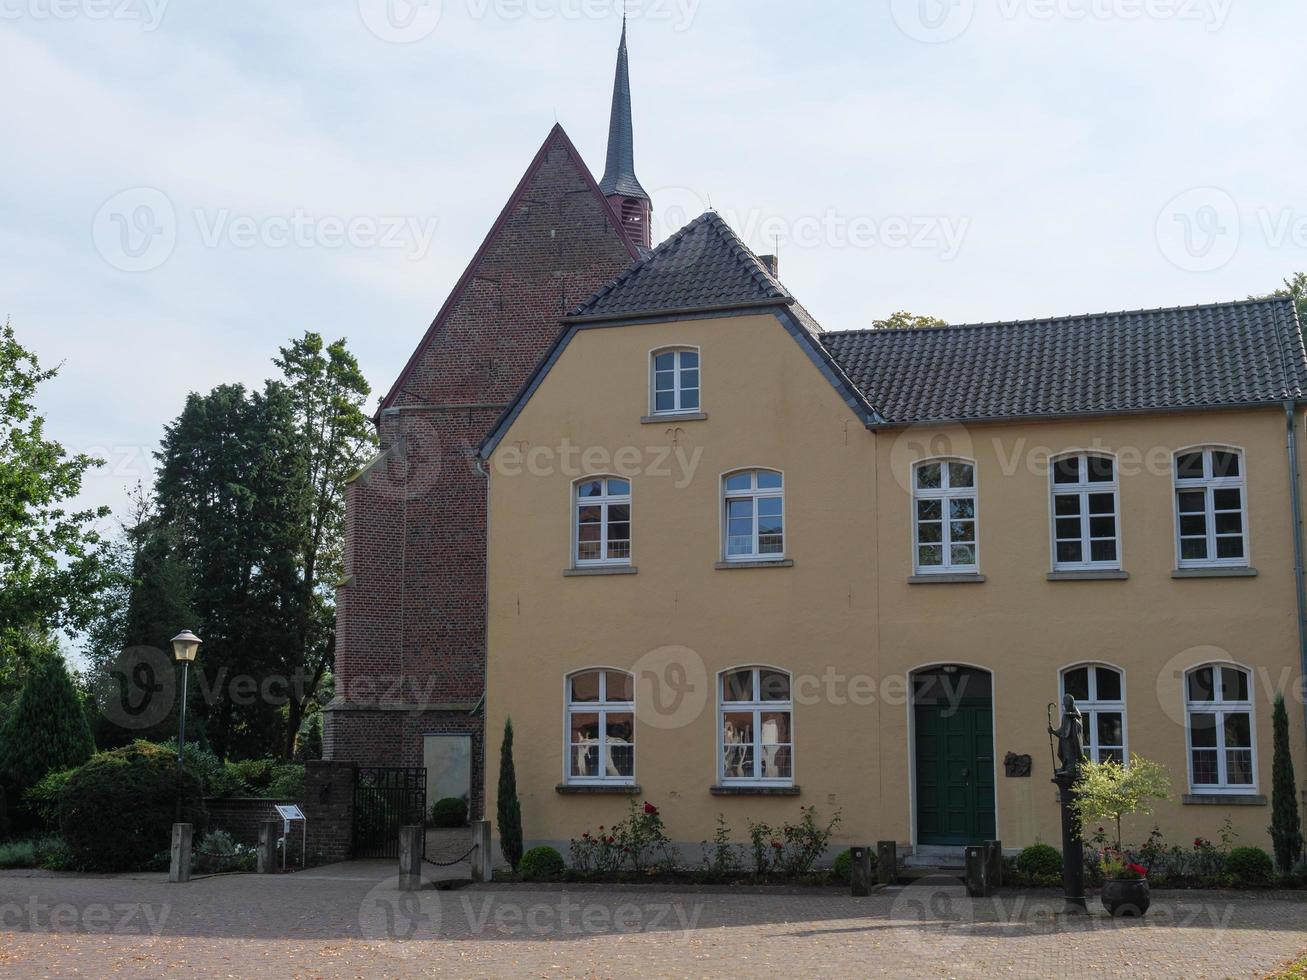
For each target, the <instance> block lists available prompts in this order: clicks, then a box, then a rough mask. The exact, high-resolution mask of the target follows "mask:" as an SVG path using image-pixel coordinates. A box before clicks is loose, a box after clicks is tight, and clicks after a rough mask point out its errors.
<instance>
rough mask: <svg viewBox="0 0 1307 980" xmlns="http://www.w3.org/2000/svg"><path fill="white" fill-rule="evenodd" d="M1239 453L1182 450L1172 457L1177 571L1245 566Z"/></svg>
mask: <svg viewBox="0 0 1307 980" xmlns="http://www.w3.org/2000/svg"><path fill="white" fill-rule="evenodd" d="M1245 497H1246V493H1245V485H1244V467H1243V454H1242V453H1240V452H1239V451H1238V450H1237V449H1222V448H1208V449H1185V450H1182V451H1181V452H1178V453H1176V454H1175V508H1176V531H1177V534H1178V540H1177V543H1176V548H1177V558H1178V560H1179V562H1180V567H1181V568H1202V567H1204V566H1208V567H1211V566H1222V565H1227V566H1228V565H1247V564H1248V539H1247V534H1248V520H1247V514H1246V512H1245V509H1244V503H1245Z"/></svg>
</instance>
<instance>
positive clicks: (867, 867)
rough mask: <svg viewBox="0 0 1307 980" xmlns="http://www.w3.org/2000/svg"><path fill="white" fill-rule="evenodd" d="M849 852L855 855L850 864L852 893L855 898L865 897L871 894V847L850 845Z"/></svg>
mask: <svg viewBox="0 0 1307 980" xmlns="http://www.w3.org/2000/svg"><path fill="white" fill-rule="evenodd" d="M849 852H850V853H851V854H852V856H853V863H852V865H851V866H850V871H851V875H850V883H851V885H852V892H851V894H852V895H853V897H854V898H865V897H866V896H868V895H870V894H871V848H870V847H850V848H849Z"/></svg>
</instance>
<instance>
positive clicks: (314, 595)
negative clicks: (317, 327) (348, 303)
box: [274, 333, 376, 758]
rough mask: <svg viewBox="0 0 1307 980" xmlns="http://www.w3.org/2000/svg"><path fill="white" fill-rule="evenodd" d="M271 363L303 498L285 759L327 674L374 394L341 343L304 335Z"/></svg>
mask: <svg viewBox="0 0 1307 980" xmlns="http://www.w3.org/2000/svg"><path fill="white" fill-rule="evenodd" d="M274 363H275V364H276V365H277V367H279V368H280V369H281V372H282V382H281V383H283V384H284V385H285V386H286V388H287V389H288V390H289V393H290V401H291V411H292V413H293V419H294V427H295V430H296V433H297V435H298V445H299V447H300V450H301V452H300V454H299V462H300V465H301V467H302V469H303V471H302V473H301V478H300V479H299V480H298V481H297V482H296V488H297V490H298V492H299V493H300V494H302V496H303V499H302V500H301V501H300V503H299V506H298V513H299V515H300V519H301V523H300V525H299V527H298V529H297V539H298V540H297V542H296V562H297V565H298V578H299V581H298V583H297V590H296V594H295V618H296V626H295V633H294V635H293V637H291V638H290V641H291V642H288V643H286V644H285V645H284V646H283V647H282V648H281V651H282V654H283V663H282V667H283V670H284V671H285V675H286V676H287V677H290V678H295V679H296V683H294V684H292V685H291V687H290V692H289V697H290V700H289V703H288V705H287V719H286V741H285V744H284V745H283V746H282V755H283V757H285V758H289V757H290V756H291V754H292V752H293V749H294V740H295V735H296V733H297V732H298V731H299V730H300V726H301V722H302V720H303V718H304V714H305V711H306V708H307V707H308V705H309V702H310V701H311V699H312V698H313V695H314V692H315V691H316V690H317V688H318V685H319V683H320V682H321V681H322V678H323V675H324V674H325V673H326V672H327V671H329V670H330V669H331V664H332V657H333V654H334V651H335V594H334V585H335V583H336V582H338V581H339V580H340V578H341V576H342V575H343V574H344V566H343V557H342V556H343V552H344V538H345V486H346V482H347V481H348V480H349V479H350V477H352V476H353V475H354V474H355V473H356V472H357V471H358V469H359V467H360V466H361V465H362V464H363V463H364V461H365V460H366V459H367V458H368V457H369V456H370V455H371V454H372V453H373V451H374V448H375V445H376V436H375V433H374V432H373V428H372V424H371V422H370V421H369V420H368V417H367V414H366V413H365V412H364V409H363V406H364V404H365V403H366V402H367V399H368V395H369V394H371V391H372V389H371V388H370V387H369V386H368V383H367V381H366V380H365V379H364V377H363V372H362V371H361V370H359V365H358V361H357V360H356V359H355V357H354V355H353V354H351V353H350V352H349V350H348V348H347V347H346V346H345V341H344V340H337V341H336V342H335V343H333V344H331V345H329V346H328V345H325V344H324V343H323V339H322V337H321V335H319V334H316V333H305V334H304V336H303V337H300V338H299V339H297V340H293V341H292V342H291V343H290V345H289V346H288V347H283V348H281V352H280V356H279V357H277V358H275V359H274Z"/></svg>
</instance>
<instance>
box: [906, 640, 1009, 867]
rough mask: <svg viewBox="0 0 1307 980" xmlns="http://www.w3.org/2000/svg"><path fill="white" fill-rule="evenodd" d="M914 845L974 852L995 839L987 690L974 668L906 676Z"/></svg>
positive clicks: (983, 674)
mask: <svg viewBox="0 0 1307 980" xmlns="http://www.w3.org/2000/svg"><path fill="white" fill-rule="evenodd" d="M912 721H913V763H912V764H913V774H914V785H915V789H916V793H915V797H916V813H915V814H914V815H913V818H914V820H915V821H916V831H917V833H916V842H917V843H918V844H922V845H945V846H950V845H951V846H958V845H966V844H980V843H983V842H985V841H987V840H993V839H995V837H996V836H997V821H996V819H995V810H994V685H993V679H992V677H991V675H990V673H989V672H988V671H986V670H981V669H979V668H975V667H961V666H954V665H940V666H935V667H927V668H924V669H922V670H918V671H914V672H913V674H912Z"/></svg>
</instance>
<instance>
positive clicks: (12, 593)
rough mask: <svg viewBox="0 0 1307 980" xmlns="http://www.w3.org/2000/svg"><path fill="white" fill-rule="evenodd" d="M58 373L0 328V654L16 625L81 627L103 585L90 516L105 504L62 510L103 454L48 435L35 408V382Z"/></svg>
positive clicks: (104, 574)
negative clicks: (95, 455) (72, 449)
mask: <svg viewBox="0 0 1307 980" xmlns="http://www.w3.org/2000/svg"><path fill="white" fill-rule="evenodd" d="M57 373H58V372H57V369H45V368H42V367H41V365H40V362H39V361H38V360H37V357H36V355H35V354H33V353H32V352H31V351H28V350H26V349H25V348H24V347H23V346H22V345H21V344H19V342H18V339H17V338H16V336H15V334H14V330H13V327H12V326H10V324H8V323H6V324H5V325H4V327H3V328H0V582H3V583H4V588H3V589H0V654H2V653H3V652H4V646H3V644H4V643H5V642H6V640H5V638H6V637H9V640H10V642H12V634H13V633H14V632H16V631H22V630H27V629H37V630H41V631H46V632H50V631H56V630H61V629H62V630H74V631H75V630H80V629H81V628H83V627H84V626H86V625H87V624H88V623H89V622H90V621H91V620H92V619H93V618H94V617H95V615H96V613H97V612H98V610H99V608H100V604H101V602H102V595H103V591H104V589H105V586H106V585H107V578H108V572H107V570H106V568H105V567H104V563H103V561H102V559H103V542H102V541H101V539H100V535H99V534H98V533H97V532H96V530H95V528H94V522H95V521H97V520H99V519H101V518H104V517H106V516H107V515H108V513H109V511H108V508H103V507H101V508H94V509H87V510H79V511H72V512H70V511H69V510H68V509H67V505H68V502H69V501H70V500H72V499H73V498H74V497H76V496H77V495H78V494H79V493H81V490H82V478H83V477H84V476H85V474H86V472H87V470H90V469H92V468H93V467H96V466H100V465H103V464H102V461H100V460H96V459H92V458H91V457H90V456H87V455H74V456H70V455H69V454H68V453H67V451H66V450H65V449H64V447H63V446H61V445H60V444H59V443H58V442H55V441H53V440H51V439H47V438H46V435H45V419H44V418H42V417H41V415H39V414H38V413H37V411H36V405H35V399H36V393H37V390H38V388H40V386H41V385H42V384H44V383H45V382H46V381H49V380H50V379H51V378H53V377H54V376H55V375H56V374H57Z"/></svg>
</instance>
